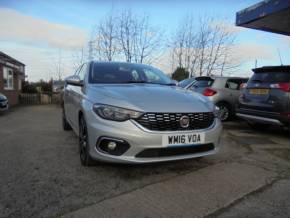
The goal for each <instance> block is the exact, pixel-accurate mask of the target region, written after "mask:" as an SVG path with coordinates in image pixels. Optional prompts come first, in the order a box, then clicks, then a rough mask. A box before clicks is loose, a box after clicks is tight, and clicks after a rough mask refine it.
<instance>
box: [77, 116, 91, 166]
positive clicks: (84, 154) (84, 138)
mask: <svg viewBox="0 0 290 218" xmlns="http://www.w3.org/2000/svg"><path fill="white" fill-rule="evenodd" d="M88 141H89V137H88V130H87V124H86V121H85V119H84V117H83V116H81V117H80V121H79V154H80V160H81V164H82V165H83V166H92V165H93V164H94V161H93V160H92V158H91V156H90V154H89V143H88Z"/></svg>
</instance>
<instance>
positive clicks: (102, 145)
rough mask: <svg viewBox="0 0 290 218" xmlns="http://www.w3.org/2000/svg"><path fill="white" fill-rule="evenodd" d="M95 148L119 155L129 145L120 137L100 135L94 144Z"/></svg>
mask: <svg viewBox="0 0 290 218" xmlns="http://www.w3.org/2000/svg"><path fill="white" fill-rule="evenodd" d="M96 148H97V149H98V151H100V152H102V153H105V154H110V155H116V156H120V155H122V154H124V153H125V152H126V151H127V150H128V149H129V148H130V145H129V143H128V142H126V141H125V140H122V139H114V138H109V137H101V138H100V139H99V140H98V142H97V144H96Z"/></svg>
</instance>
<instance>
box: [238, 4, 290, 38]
mask: <svg viewBox="0 0 290 218" xmlns="http://www.w3.org/2000/svg"><path fill="white" fill-rule="evenodd" d="M236 25H237V26H242V27H247V28H251V29H257V30H263V31H268V32H273V33H279V34H283V35H288V36H290V0H264V1H262V2H260V3H257V4H255V5H253V6H251V7H248V8H246V9H244V10H241V11H239V12H237V15H236Z"/></svg>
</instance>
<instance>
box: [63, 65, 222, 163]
mask: <svg viewBox="0 0 290 218" xmlns="http://www.w3.org/2000/svg"><path fill="white" fill-rule="evenodd" d="M63 128H64V130H69V129H70V128H72V129H73V130H74V131H75V133H76V134H77V135H78V137H79V151H80V159H81V163H82V164H83V165H90V164H91V163H92V160H101V161H111V162H119V163H148V162H160V161H170V160H177V159H187V158H194V157H200V156H205V155H210V154H214V153H216V152H217V150H218V149H219V138H220V134H221V130H222V126H221V123H220V120H219V119H218V118H217V112H216V109H215V106H214V105H213V104H212V103H211V102H210V101H208V99H207V98H205V97H204V96H202V95H200V94H198V93H193V92H190V91H186V90H184V89H182V88H179V87H177V86H176V85H175V84H174V83H172V80H171V79H169V78H168V77H167V76H166V75H165V74H163V73H162V72H161V71H160V70H158V69H156V68H153V67H151V66H147V65H141V64H131V63H118V62H89V63H86V64H84V65H82V66H81V68H80V69H79V70H77V71H76V73H75V74H74V75H73V76H71V77H69V78H67V79H66V85H65V89H64V102H63Z"/></svg>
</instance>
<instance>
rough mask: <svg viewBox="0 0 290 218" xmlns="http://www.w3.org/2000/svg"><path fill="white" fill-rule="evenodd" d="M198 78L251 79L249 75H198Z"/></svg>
mask: <svg viewBox="0 0 290 218" xmlns="http://www.w3.org/2000/svg"><path fill="white" fill-rule="evenodd" d="M195 78H196V79H199V78H200V79H202V78H204V79H249V78H248V77H237V76H198V77H195Z"/></svg>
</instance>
